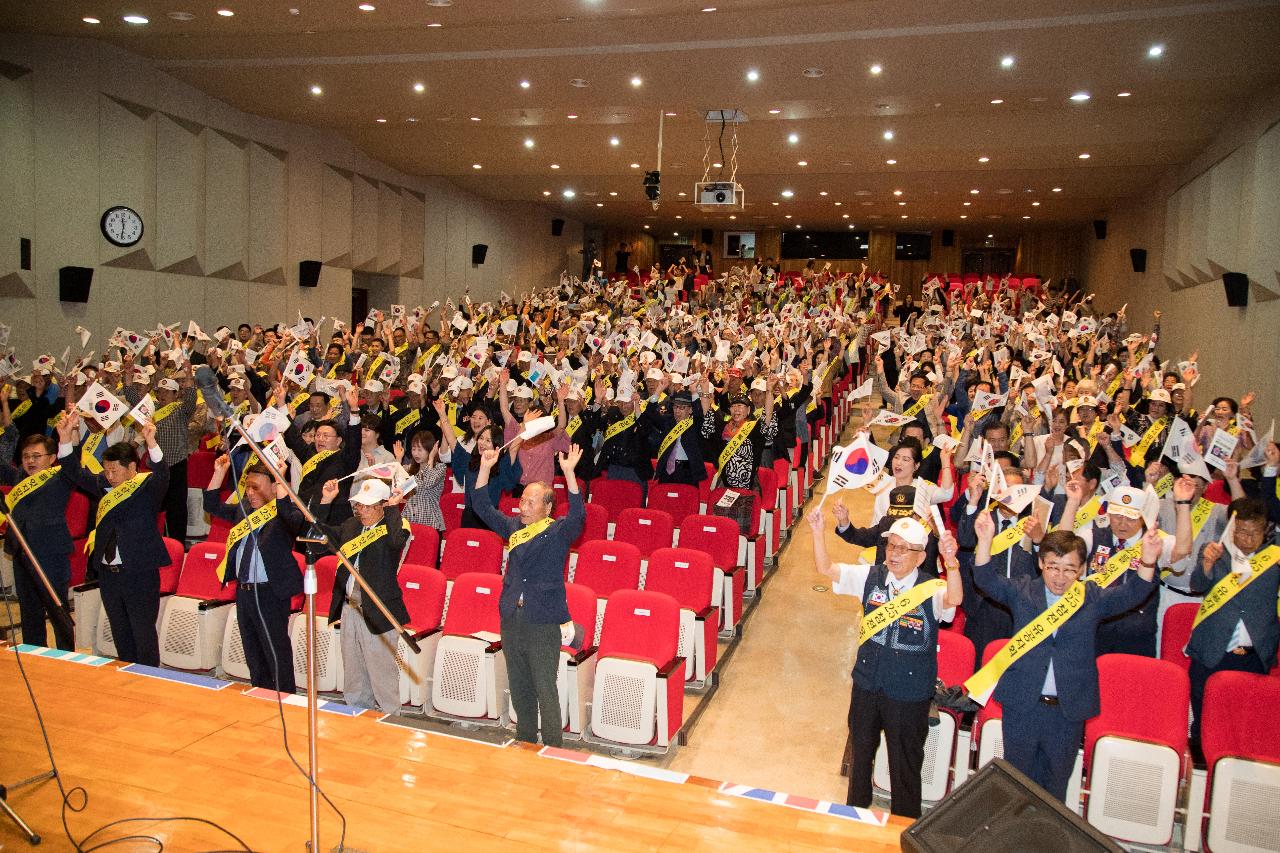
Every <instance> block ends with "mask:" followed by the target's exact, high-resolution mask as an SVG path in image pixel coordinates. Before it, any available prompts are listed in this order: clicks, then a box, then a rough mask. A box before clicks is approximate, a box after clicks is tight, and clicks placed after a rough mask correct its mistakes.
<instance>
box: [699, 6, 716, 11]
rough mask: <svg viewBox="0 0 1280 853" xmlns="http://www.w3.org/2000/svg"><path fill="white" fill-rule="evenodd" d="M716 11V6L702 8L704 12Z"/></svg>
mask: <svg viewBox="0 0 1280 853" xmlns="http://www.w3.org/2000/svg"><path fill="white" fill-rule="evenodd" d="M715 10H716V7H715V6H703V7H702V11H704V12H714V11H715Z"/></svg>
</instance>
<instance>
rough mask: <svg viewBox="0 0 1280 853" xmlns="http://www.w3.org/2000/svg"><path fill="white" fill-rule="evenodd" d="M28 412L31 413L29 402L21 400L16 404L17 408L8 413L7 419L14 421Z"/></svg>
mask: <svg viewBox="0 0 1280 853" xmlns="http://www.w3.org/2000/svg"><path fill="white" fill-rule="evenodd" d="M29 411H31V401H30V400H23V401H22V402H21V403H19V404H18V408H16V409H14V410H13V411H12V412H10V413H9V417H11V418H13V419H14V420H15V421H16V420H17V419H18V418H20V417H22V416H23V415H25V414H26V413H27V412H29Z"/></svg>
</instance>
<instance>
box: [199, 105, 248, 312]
mask: <svg viewBox="0 0 1280 853" xmlns="http://www.w3.org/2000/svg"><path fill="white" fill-rule="evenodd" d="M204 142H205V176H206V177H205V208H204V209H205V268H206V272H207V275H209V276H210V277H212V278H229V279H235V280H237V281H245V280H247V279H248V267H247V264H248V255H249V215H250V214H249V207H250V205H249V152H248V148H249V140H247V139H245V138H243V137H240V136H233V135H232V134H229V133H225V132H223V131H220V130H216V129H214V128H208V129H206V130H205V132H204ZM215 301H216V300H215Z"/></svg>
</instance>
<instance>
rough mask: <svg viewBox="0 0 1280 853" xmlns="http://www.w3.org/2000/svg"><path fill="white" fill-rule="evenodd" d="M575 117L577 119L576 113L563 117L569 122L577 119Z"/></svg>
mask: <svg viewBox="0 0 1280 853" xmlns="http://www.w3.org/2000/svg"><path fill="white" fill-rule="evenodd" d="M577 117H578V114H577V113H569V114H568V115H567V116H565V118H567V119H569V120H570V121H572V120H573V119H575V118H577Z"/></svg>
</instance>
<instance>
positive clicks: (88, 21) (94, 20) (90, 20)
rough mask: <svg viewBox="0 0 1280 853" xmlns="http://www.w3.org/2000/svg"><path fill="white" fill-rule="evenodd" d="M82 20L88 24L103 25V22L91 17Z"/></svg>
mask: <svg viewBox="0 0 1280 853" xmlns="http://www.w3.org/2000/svg"><path fill="white" fill-rule="evenodd" d="M80 20H82V21H84V22H85V23H86V24H101V23H102V21H100V20H98V19H97V18H91V17H88V16H86V17H83V18H81V19H80Z"/></svg>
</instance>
